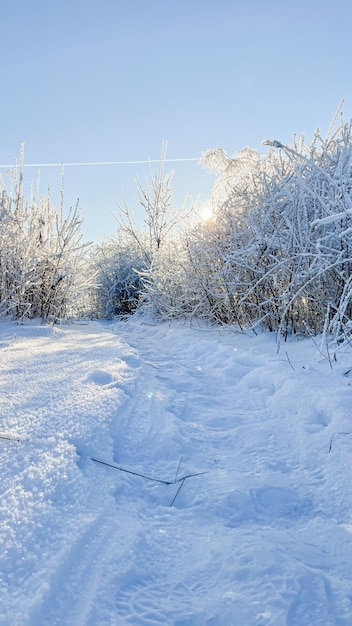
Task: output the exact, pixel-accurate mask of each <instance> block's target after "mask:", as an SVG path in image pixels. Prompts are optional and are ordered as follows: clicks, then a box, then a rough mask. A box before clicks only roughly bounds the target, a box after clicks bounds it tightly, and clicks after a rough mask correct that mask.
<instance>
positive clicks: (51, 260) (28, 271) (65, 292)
mask: <svg viewBox="0 0 352 626" xmlns="http://www.w3.org/2000/svg"><path fill="white" fill-rule="evenodd" d="M0 190H1V191H0V194H1V195H0V316H2V317H4V316H12V317H13V318H14V319H24V318H36V317H40V318H42V320H43V321H45V320H48V319H52V320H55V319H58V318H66V317H68V316H70V315H72V314H75V312H76V308H77V306H79V309H80V311H82V305H83V300H84V298H85V295H84V294H85V293H86V292H87V290H88V287H89V286H90V283H91V282H92V274H91V272H90V270H89V266H88V261H87V254H86V245H85V244H84V243H83V242H82V234H81V232H80V229H81V223H82V220H81V219H80V216H79V209H78V207H76V208H75V209H71V210H70V211H69V212H68V214H67V215H66V216H64V212H63V196H62V201H61V203H60V206H59V207H58V208H55V207H54V206H53V205H52V203H51V200H50V196H49V195H48V196H47V197H44V196H43V197H40V198H37V197H34V195H33V194H31V197H30V199H29V201H26V199H25V197H24V193H23V150H22V153H21V163H20V168H19V171H18V168H17V167H15V168H14V170H13V172H12V174H11V181H10V189H9V190H8V189H7V188H6V186H5V178H4V177H1V178H0Z"/></svg>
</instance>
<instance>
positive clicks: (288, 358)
mask: <svg viewBox="0 0 352 626" xmlns="http://www.w3.org/2000/svg"><path fill="white" fill-rule="evenodd" d="M285 354H286V358H287V360H288V362H289V364H290V365H291V367H292V369H293V371H294V372H295V371H296V370H295V368H294V367H293V365H292V363H291V361H290V357H289V356H288V353H287V350H286V352H285Z"/></svg>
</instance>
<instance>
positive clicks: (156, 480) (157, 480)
mask: <svg viewBox="0 0 352 626" xmlns="http://www.w3.org/2000/svg"><path fill="white" fill-rule="evenodd" d="M90 459H91V461H94V462H95V463H100V464H101V465H107V467H113V468H114V469H116V470H118V471H119V472H125V473H126V474H132V475H133V476H139V477H140V478H145V479H146V480H152V481H153V482H155V483H162V484H163V485H173V484H174V481H172V480H160V479H159V478H152V477H151V476H145V474H139V473H138V472H132V471H131V470H128V469H124V468H123V467H118V465H113V464H112V463H106V462H105V461H99V460H98V459H93V457H90Z"/></svg>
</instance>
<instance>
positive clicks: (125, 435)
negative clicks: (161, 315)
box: [0, 319, 352, 626]
mask: <svg viewBox="0 0 352 626" xmlns="http://www.w3.org/2000/svg"><path fill="white" fill-rule="evenodd" d="M351 365H352V356H351V354H347V353H344V354H340V353H338V355H337V360H336V362H335V361H333V368H332V369H331V367H330V363H329V360H328V359H326V358H323V357H319V356H318V353H317V351H316V349H315V348H314V346H313V344H312V342H309V341H302V342H291V343H289V344H287V345H285V346H284V347H283V348H282V350H281V351H280V353H279V354H277V353H276V346H275V341H274V338H273V337H271V336H267V335H262V336H259V337H249V336H246V335H238V334H234V333H230V332H224V331H223V332H220V331H219V332H217V331H207V330H205V329H203V330H202V329H198V330H197V329H190V328H187V327H186V326H182V325H179V324H173V325H171V326H169V325H167V324H158V325H153V324H150V323H148V322H147V321H146V320H144V321H143V319H142V320H138V319H137V320H131V321H128V322H121V323H118V324H115V325H114V326H112V325H104V324H102V323H90V324H87V325H73V326H66V327H61V328H54V329H52V328H48V327H43V326H39V325H33V326H23V327H18V326H15V325H14V324H3V325H1V326H0V368H1V378H0V384H1V387H0V391H1V394H0V416H1V425H0V436H3V437H12V438H13V439H14V440H11V439H10V440H9V439H0V464H1V478H2V480H1V486H0V493H1V499H0V521H1V527H0V538H1V544H2V547H1V551H0V597H1V604H0V624H4V625H9V626H41V625H43V626H44V625H45V626H49V625H50V626H53V625H55V624H56V625H60V626H66V625H67V626H72V625H74V626H83V625H84V626H93V625H94V626H96V625H102V626H103V625H104V626H105V625H106V626H108V625H109V626H115V625H121V626H123V625H124V624H126V625H132V626H139V625H144V624H145V625H148V624H149V625H161V624H163V625H170V626H284V625H286V624H287V626H313V625H314V626H320V625H321V626H333V625H334V626H335V625H336V626H348V625H350V624H351V623H352V534H351V533H352V513H351V507H352V484H351V481H350V479H349V474H350V459H351V452H352V428H351V427H350V424H351V398H352V393H351V392H352V388H351V380H352V374H350V373H347V372H348V370H349V369H350V367H351ZM17 439H19V441H17ZM92 459H96V460H98V461H103V462H105V463H109V464H112V465H117V466H118V467H120V468H122V469H126V470H129V471H130V472H135V473H136V474H143V475H145V476H148V477H149V478H155V479H157V480H155V481H154V480H148V479H147V478H142V477H141V476H138V475H137V476H136V475H133V474H131V473H126V472H124V471H119V470H117V469H113V468H112V467H109V466H107V465H103V464H101V463H97V462H96V461H93V460H92ZM193 474H199V475H197V476H191V477H189V478H186V479H185V480H184V481H182V480H181V479H182V478H183V477H184V476H188V475H193ZM158 481H165V482H169V483H171V484H164V483H163V482H158ZM179 489H180V490H179ZM178 490H179V491H178ZM171 503H172V506H170V505H171Z"/></svg>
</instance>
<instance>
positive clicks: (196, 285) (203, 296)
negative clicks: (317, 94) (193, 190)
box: [146, 112, 352, 336]
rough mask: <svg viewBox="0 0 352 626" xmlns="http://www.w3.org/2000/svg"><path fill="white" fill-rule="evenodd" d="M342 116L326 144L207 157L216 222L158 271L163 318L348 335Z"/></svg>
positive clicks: (160, 262) (155, 295) (153, 284)
mask: <svg viewBox="0 0 352 626" xmlns="http://www.w3.org/2000/svg"><path fill="white" fill-rule="evenodd" d="M339 114H340V112H338V114H337V116H336V117H335V118H334V120H333V123H332V125H331V127H330V129H329V132H328V134H327V137H326V139H323V138H322V137H321V134H320V132H319V131H318V130H317V131H316V133H315V135H314V137H313V140H312V142H311V144H310V145H308V146H307V145H306V144H305V142H304V139H303V138H302V139H301V140H300V141H298V140H297V139H296V138H294V141H293V144H292V145H291V146H284V145H282V144H281V143H280V142H279V141H275V140H274V141H267V142H265V144H267V145H269V146H270V148H269V151H268V154H267V155H266V156H265V157H263V156H261V155H259V154H258V153H257V152H255V151H254V150H251V149H250V148H246V149H245V150H243V151H242V152H240V153H239V154H237V155H235V156H234V157H229V156H227V155H226V154H225V153H224V151H223V150H221V149H219V148H216V149H214V150H211V151H208V152H207V153H206V154H205V155H204V159H203V162H204V164H205V165H206V167H208V168H210V169H212V170H213V171H216V172H217V173H218V179H217V181H216V183H215V185H214V190H213V195H212V209H213V215H212V217H211V219H209V220H207V221H204V222H200V223H198V224H196V225H193V226H192V227H191V228H189V229H188V231H187V232H186V233H184V234H183V240H182V242H181V241H180V242H179V243H178V251H176V252H175V250H174V251H173V253H172V255H170V251H169V249H167V248H164V249H161V250H160V251H159V253H158V257H157V259H156V258H155V259H154V262H153V264H151V267H150V271H149V275H148V281H146V285H147V293H148V294H149V296H150V299H151V300H150V301H151V302H152V303H154V304H155V311H156V313H158V314H161V315H162V316H163V317H165V316H167V315H168V314H170V316H171V315H172V316H177V315H182V316H183V315H185V314H187V315H197V316H199V317H202V318H204V319H207V320H208V321H210V322H212V323H226V324H236V325H239V326H241V327H248V326H250V327H255V326H257V325H260V326H261V327H264V328H267V329H269V330H275V331H279V332H280V333H282V334H284V335H287V334H288V333H290V332H294V333H303V334H306V333H317V332H320V331H322V330H323V329H324V328H325V329H326V328H329V329H330V330H332V331H333V332H334V333H335V335H336V336H337V335H339V333H341V332H343V333H345V334H346V333H347V332H349V330H350V326H351V317H352V303H351V302H352V301H351V298H352V278H351V274H352V271H351V270H352V195H351V194H352V169H351V157H352V126H351V122H349V123H347V124H346V123H345V122H344V120H343V117H342V115H341V116H340V119H339V117H338V116H339ZM168 263H170V264H171V266H170V267H169V266H168Z"/></svg>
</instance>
